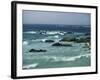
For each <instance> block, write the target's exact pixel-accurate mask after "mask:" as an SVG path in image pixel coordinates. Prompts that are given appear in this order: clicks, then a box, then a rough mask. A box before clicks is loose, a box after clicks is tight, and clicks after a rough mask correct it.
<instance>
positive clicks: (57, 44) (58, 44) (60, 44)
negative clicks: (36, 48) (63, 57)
mask: <svg viewBox="0 0 100 80" xmlns="http://www.w3.org/2000/svg"><path fill="white" fill-rule="evenodd" d="M52 46H69V47H72V45H71V44H62V43H59V42H58V43H54V44H52Z"/></svg>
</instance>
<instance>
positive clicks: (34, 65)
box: [23, 63, 38, 69]
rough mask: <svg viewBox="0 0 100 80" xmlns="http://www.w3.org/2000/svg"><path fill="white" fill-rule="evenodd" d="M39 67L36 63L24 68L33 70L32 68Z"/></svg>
mask: <svg viewBox="0 0 100 80" xmlns="http://www.w3.org/2000/svg"><path fill="white" fill-rule="evenodd" d="M37 66H38V63H34V64H31V65H25V66H23V69H31V68H35V67H37Z"/></svg>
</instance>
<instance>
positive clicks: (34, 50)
mask: <svg viewBox="0 0 100 80" xmlns="http://www.w3.org/2000/svg"><path fill="white" fill-rule="evenodd" d="M46 51H47V50H42V49H39V50H36V49H30V50H29V52H46Z"/></svg>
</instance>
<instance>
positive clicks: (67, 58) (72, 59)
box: [42, 54, 90, 62]
mask: <svg viewBox="0 0 100 80" xmlns="http://www.w3.org/2000/svg"><path fill="white" fill-rule="evenodd" d="M89 56H90V54H84V55H78V56H74V57H58V56H44V57H42V59H43V58H44V59H45V60H47V61H49V60H51V61H54V62H59V61H75V60H76V59H79V58H81V57H87V58H88V57H89Z"/></svg>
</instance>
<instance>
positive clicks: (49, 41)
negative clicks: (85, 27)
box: [45, 40, 54, 43]
mask: <svg viewBox="0 0 100 80" xmlns="http://www.w3.org/2000/svg"><path fill="white" fill-rule="evenodd" d="M45 42H48V43H51V42H54V40H45Z"/></svg>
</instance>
